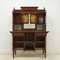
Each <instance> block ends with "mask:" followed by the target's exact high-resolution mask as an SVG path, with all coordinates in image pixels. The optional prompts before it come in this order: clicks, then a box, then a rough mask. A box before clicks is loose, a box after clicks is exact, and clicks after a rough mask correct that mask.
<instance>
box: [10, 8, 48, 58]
mask: <svg viewBox="0 0 60 60" xmlns="http://www.w3.org/2000/svg"><path fill="white" fill-rule="evenodd" d="M12 15H13V16H12V18H13V24H12V29H13V30H12V31H10V32H11V33H12V40H13V57H14V55H15V54H14V53H16V50H17V49H22V50H24V51H25V50H34V51H35V50H36V49H39V50H40V49H42V50H44V53H45V57H46V36H47V33H48V31H46V10H45V8H44V9H38V7H21V9H19V10H18V9H14V10H13V12H12ZM26 26H27V27H28V28H27V27H26ZM32 27H33V28H32Z"/></svg>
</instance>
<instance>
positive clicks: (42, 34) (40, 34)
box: [36, 33, 46, 36]
mask: <svg viewBox="0 0 60 60" xmlns="http://www.w3.org/2000/svg"><path fill="white" fill-rule="evenodd" d="M36 36H46V33H36Z"/></svg>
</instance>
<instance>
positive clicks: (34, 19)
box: [30, 14, 38, 24]
mask: <svg viewBox="0 0 60 60" xmlns="http://www.w3.org/2000/svg"><path fill="white" fill-rule="evenodd" d="M37 19H38V17H37V14H31V16H30V23H32V24H36V23H37Z"/></svg>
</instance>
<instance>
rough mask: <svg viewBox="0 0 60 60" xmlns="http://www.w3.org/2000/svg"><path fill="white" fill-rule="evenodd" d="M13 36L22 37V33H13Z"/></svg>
mask: <svg viewBox="0 0 60 60" xmlns="http://www.w3.org/2000/svg"><path fill="white" fill-rule="evenodd" d="M13 36H24V33H13Z"/></svg>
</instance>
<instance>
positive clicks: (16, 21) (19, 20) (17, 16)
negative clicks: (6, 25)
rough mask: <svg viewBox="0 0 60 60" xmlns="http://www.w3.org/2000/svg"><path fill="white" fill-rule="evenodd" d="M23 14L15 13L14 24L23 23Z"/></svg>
mask: <svg viewBox="0 0 60 60" xmlns="http://www.w3.org/2000/svg"><path fill="white" fill-rule="evenodd" d="M21 23H22V21H21V14H19V13H14V14H13V24H21Z"/></svg>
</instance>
